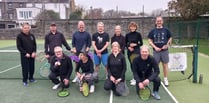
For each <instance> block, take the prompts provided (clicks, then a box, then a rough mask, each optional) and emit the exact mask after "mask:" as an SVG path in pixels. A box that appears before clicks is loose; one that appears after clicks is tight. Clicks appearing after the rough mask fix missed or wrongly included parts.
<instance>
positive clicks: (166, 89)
mask: <svg viewBox="0 0 209 103" xmlns="http://www.w3.org/2000/svg"><path fill="white" fill-rule="evenodd" d="M161 85H162V86H163V88H164V89H165V91H166V92H168V94H169V95H170V96H171V98H172V99H173V101H174V102H175V103H179V102H178V101H177V99H176V98H175V97H174V96H173V94H172V93H171V92H170V91H169V90H168V88H167V87H165V85H164V84H163V82H161Z"/></svg>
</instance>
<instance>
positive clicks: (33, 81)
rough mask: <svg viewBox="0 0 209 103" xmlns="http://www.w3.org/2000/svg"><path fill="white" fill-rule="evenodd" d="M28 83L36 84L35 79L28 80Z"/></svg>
mask: <svg viewBox="0 0 209 103" xmlns="http://www.w3.org/2000/svg"><path fill="white" fill-rule="evenodd" d="M29 81H30V82H31V83H35V82H37V81H36V80H35V79H30V80H29Z"/></svg>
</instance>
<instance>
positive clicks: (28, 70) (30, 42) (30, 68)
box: [16, 23, 36, 86]
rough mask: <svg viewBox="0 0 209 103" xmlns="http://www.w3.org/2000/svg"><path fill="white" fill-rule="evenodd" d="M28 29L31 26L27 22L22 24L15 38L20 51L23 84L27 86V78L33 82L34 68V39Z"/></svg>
mask: <svg viewBox="0 0 209 103" xmlns="http://www.w3.org/2000/svg"><path fill="white" fill-rule="evenodd" d="M30 29H31V27H30V25H29V24H28V23H24V24H22V31H21V33H20V34H18V35H17V39H16V44H17V49H18V50H19V52H20V58H21V66H22V76H23V85H24V86H28V81H27V80H28V79H29V81H30V82H35V79H34V78H33V74H34V69H35V65H34V64H35V60H34V59H35V57H36V39H35V36H34V35H33V34H31V33H30Z"/></svg>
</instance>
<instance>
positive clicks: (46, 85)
mask: <svg viewBox="0 0 209 103" xmlns="http://www.w3.org/2000/svg"><path fill="white" fill-rule="evenodd" d="M14 48H15V47H7V48H3V49H6V50H8V49H13V50H15V49H14ZM0 62H1V65H0V81H1V82H0V86H1V88H0V91H1V96H0V100H1V102H2V103H58V102H61V103H127V102H128V103H154V102H155V103H175V102H174V101H173V99H172V98H171V97H170V95H169V94H168V93H167V91H166V90H165V89H164V88H163V87H162V86H161V87H160V91H159V94H160V96H161V100H155V99H154V98H153V97H151V99H150V100H148V101H142V100H141V99H140V98H139V97H138V96H137V95H136V91H135V86H130V85H129V80H130V79H131V78H132V73H131V72H130V68H129V65H128V66H127V67H128V69H127V72H126V78H127V85H128V87H129V89H130V94H129V95H128V96H127V97H122V96H120V97H119V96H115V95H113V94H112V93H111V92H107V91H105V90H104V89H103V85H104V78H105V75H104V69H103V68H101V69H100V74H99V75H100V76H99V77H100V80H101V81H100V82H99V83H97V84H95V85H96V89H95V93H93V94H90V95H89V96H88V97H84V96H83V95H82V94H81V93H80V92H79V89H78V85H77V84H75V83H71V85H70V88H69V89H68V90H69V92H70V95H69V96H68V97H62V98H60V97H58V96H57V92H58V91H59V90H60V89H61V88H59V89H58V90H52V89H51V88H52V86H53V84H52V83H51V82H50V81H49V80H48V79H47V78H42V77H41V76H40V75H39V68H40V67H41V66H42V65H43V64H44V62H41V61H36V71H35V75H34V76H35V78H36V79H37V82H36V83H31V84H29V87H24V86H23V85H22V80H21V78H22V76H21V75H22V72H21V66H20V57H19V53H18V52H17V51H10V52H9V51H8V52H1V56H0ZM73 64H74V63H73ZM73 77H74V73H73V75H72V76H71V78H73ZM151 87H152V85H151Z"/></svg>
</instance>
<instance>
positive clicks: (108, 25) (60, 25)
mask: <svg viewBox="0 0 209 103" xmlns="http://www.w3.org/2000/svg"><path fill="white" fill-rule="evenodd" d="M164 20H165V26H166V27H168V26H169V29H170V30H171V33H172V34H173V35H174V36H176V35H177V36H179V35H180V36H181V35H185V36H187V34H188V32H187V30H186V29H185V28H183V27H181V25H179V23H178V24H176V23H175V22H173V23H170V22H169V20H168V19H167V18H164ZM78 21H79V20H56V21H39V22H37V25H36V28H32V30H31V32H32V33H33V34H35V36H36V38H38V39H43V38H44V36H45V35H46V34H47V33H48V32H49V27H50V23H51V22H56V24H57V29H58V31H60V32H62V33H63V34H64V35H65V37H66V38H71V37H72V34H73V32H75V31H76V30H78V29H77V23H78ZM100 21H102V22H104V24H105V31H106V32H107V33H109V34H110V37H112V36H113V34H114V27H115V26H116V25H121V27H122V35H125V34H126V33H128V32H129V31H128V24H129V23H130V22H131V21H134V22H136V23H137V24H138V26H139V28H138V31H139V32H140V33H141V34H142V37H143V38H146V37H147V35H148V33H149V31H150V30H151V29H152V28H154V23H155V18H152V17H147V18H119V19H96V20H91V19H86V20H84V22H85V24H86V31H88V32H89V33H90V34H93V33H95V32H96V31H97V30H96V25H97V22H100ZM168 22H169V24H171V25H168ZM166 23H167V24H166ZM182 25H183V26H184V27H186V23H184V22H183V23H182ZM195 25H196V23H194V26H192V28H191V30H192V34H190V36H192V37H194V36H195V35H194V34H195V33H196V31H195V30H196V26H195ZM208 27H209V22H206V23H205V25H202V26H201V28H200V29H201V31H200V32H201V33H200V34H201V37H203V38H206V37H208V36H209V33H208V32H209V29H208ZM19 32H20V29H19V28H15V29H0V39H15V38H16V35H17V34H18V33H19Z"/></svg>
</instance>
